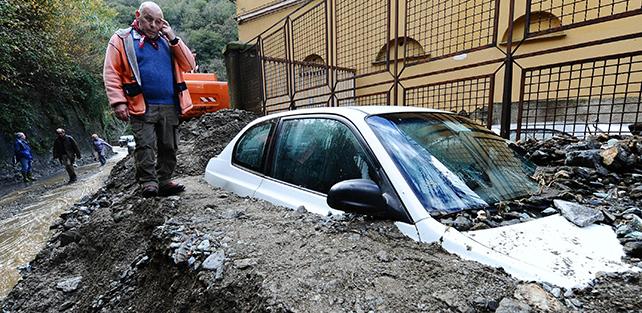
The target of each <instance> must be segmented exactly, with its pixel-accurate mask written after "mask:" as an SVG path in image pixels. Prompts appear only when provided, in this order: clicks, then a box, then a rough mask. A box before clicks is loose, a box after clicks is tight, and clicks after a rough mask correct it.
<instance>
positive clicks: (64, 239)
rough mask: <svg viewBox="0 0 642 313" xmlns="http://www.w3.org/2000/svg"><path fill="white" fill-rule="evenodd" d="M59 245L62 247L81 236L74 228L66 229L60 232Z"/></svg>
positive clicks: (77, 240) (76, 240)
mask: <svg viewBox="0 0 642 313" xmlns="http://www.w3.org/2000/svg"><path fill="white" fill-rule="evenodd" d="M58 238H59V239H60V246H61V247H64V246H66V245H68V244H70V243H72V242H79V241H80V239H81V238H82V237H81V236H80V233H79V232H78V231H76V230H68V231H65V232H63V233H62V234H60V237H58Z"/></svg>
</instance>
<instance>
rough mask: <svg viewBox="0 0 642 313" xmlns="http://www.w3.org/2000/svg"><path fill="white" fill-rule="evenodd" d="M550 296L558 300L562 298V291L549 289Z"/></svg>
mask: <svg viewBox="0 0 642 313" xmlns="http://www.w3.org/2000/svg"><path fill="white" fill-rule="evenodd" d="M551 294H552V295H553V297H555V298H558V299H559V298H560V297H561V296H562V289H560V288H557V287H555V288H553V289H551Z"/></svg>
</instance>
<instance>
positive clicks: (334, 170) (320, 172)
mask: <svg viewBox="0 0 642 313" xmlns="http://www.w3.org/2000/svg"><path fill="white" fill-rule="evenodd" d="M273 160H274V161H273V162H274V163H273V166H272V173H271V176H272V177H273V178H276V179H278V180H282V181H285V182H288V183H291V184H294V185H298V186H301V187H304V188H307V189H311V190H314V191H318V192H321V193H326V194H327V193H328V191H329V190H330V187H332V185H334V184H336V183H338V182H340V181H344V180H348V179H356V178H364V179H370V180H373V181H376V179H374V177H375V176H376V175H375V174H374V169H373V167H372V165H371V163H370V162H369V160H368V158H367V156H366V152H365V149H364V148H363V147H362V146H361V144H360V142H359V141H358V140H357V137H356V135H355V134H354V133H353V132H352V130H351V129H350V128H349V127H348V126H346V125H345V124H343V123H342V122H339V121H337V120H333V119H328V118H302V119H291V120H285V121H283V122H282V127H281V131H280V132H279V138H278V139H277V141H276V144H275V152H274V159H273Z"/></svg>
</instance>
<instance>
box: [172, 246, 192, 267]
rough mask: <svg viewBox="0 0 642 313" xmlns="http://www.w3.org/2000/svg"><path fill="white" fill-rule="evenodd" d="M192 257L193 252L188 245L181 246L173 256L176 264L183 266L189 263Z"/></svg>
mask: <svg viewBox="0 0 642 313" xmlns="http://www.w3.org/2000/svg"><path fill="white" fill-rule="evenodd" d="M190 256H191V251H190V250H189V248H188V247H187V245H186V244H181V245H180V246H179V247H178V249H176V251H174V254H172V259H174V264H181V263H185V262H187V260H188V259H189V257H190Z"/></svg>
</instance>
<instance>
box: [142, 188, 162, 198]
mask: <svg viewBox="0 0 642 313" xmlns="http://www.w3.org/2000/svg"><path fill="white" fill-rule="evenodd" d="M142 195H143V197H145V198H151V197H156V196H157V195H158V187H156V186H154V185H147V186H144V187H143V191H142Z"/></svg>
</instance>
